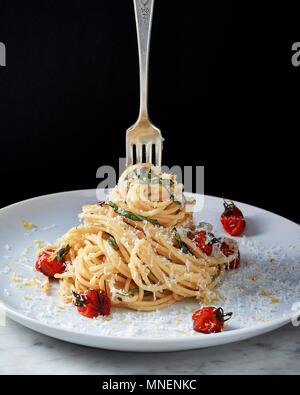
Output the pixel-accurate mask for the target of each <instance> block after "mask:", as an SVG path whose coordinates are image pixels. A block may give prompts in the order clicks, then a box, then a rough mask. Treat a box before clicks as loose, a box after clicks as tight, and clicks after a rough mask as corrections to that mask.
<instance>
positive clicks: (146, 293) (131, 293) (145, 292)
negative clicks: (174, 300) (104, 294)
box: [117, 288, 153, 296]
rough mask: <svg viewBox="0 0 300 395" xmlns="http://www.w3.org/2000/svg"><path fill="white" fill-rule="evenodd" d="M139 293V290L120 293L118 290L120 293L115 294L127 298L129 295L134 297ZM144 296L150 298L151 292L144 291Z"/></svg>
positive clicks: (133, 289) (134, 289)
mask: <svg viewBox="0 0 300 395" xmlns="http://www.w3.org/2000/svg"><path fill="white" fill-rule="evenodd" d="M139 291H140V289H139V288H132V289H130V290H129V291H121V290H120V292H117V293H119V294H120V295H123V296H129V295H134V294H136V293H138V292H139ZM144 295H145V296H152V295H153V292H150V291H144Z"/></svg>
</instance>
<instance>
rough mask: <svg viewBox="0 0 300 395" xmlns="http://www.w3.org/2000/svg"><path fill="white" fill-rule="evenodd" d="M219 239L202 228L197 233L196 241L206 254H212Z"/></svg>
mask: <svg viewBox="0 0 300 395" xmlns="http://www.w3.org/2000/svg"><path fill="white" fill-rule="evenodd" d="M218 242H219V240H218V239H217V238H216V237H215V236H214V235H213V234H212V233H210V232H207V231H206V230H200V231H199V232H197V233H196V235H195V243H196V245H197V247H198V248H199V249H200V250H201V251H202V252H204V254H206V255H209V256H210V255H211V254H212V252H213V245H214V244H215V243H218Z"/></svg>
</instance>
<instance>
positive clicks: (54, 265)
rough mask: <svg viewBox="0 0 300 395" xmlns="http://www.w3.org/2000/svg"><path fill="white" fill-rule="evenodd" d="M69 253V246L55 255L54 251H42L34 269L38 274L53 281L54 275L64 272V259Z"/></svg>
mask: <svg viewBox="0 0 300 395" xmlns="http://www.w3.org/2000/svg"><path fill="white" fill-rule="evenodd" d="M69 251H70V246H68V245H67V246H66V247H64V248H61V249H60V250H59V251H58V252H57V253H56V254H55V250H54V249H51V248H49V249H47V250H43V251H42V252H41V253H40V254H39V256H38V259H37V261H36V264H35V268H36V270H37V271H38V272H41V273H43V274H44V275H45V276H48V277H49V278H52V279H54V278H55V277H54V276H55V274H62V273H63V272H64V271H65V270H66V264H65V258H66V255H67V254H68V253H69Z"/></svg>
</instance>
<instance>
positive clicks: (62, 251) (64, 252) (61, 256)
mask: <svg viewBox="0 0 300 395" xmlns="http://www.w3.org/2000/svg"><path fill="white" fill-rule="evenodd" d="M70 248H71V247H70V246H69V244H67V245H66V246H65V247H63V248H61V249H60V250H58V252H57V254H56V258H57V259H58V260H59V261H62V260H63V259H64V258H65V257H66V256H67V255H68V253H69V251H70Z"/></svg>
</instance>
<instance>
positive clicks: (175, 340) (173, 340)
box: [0, 188, 300, 352]
mask: <svg viewBox="0 0 300 395" xmlns="http://www.w3.org/2000/svg"><path fill="white" fill-rule="evenodd" d="M101 190H102V191H104V190H105V189H101ZM95 191H97V188H92V189H76V190H71V191H62V192H57V193H50V194H45V195H41V196H36V197H32V198H29V199H25V200H22V201H19V202H15V203H13V204H10V205H8V206H5V207H3V208H1V209H0V216H1V215H2V214H4V213H5V212H6V211H8V210H11V209H14V208H15V207H20V206H22V205H23V204H26V203H34V202H36V201H39V200H43V199H48V198H52V197H59V196H62V195H72V194H74V195H76V194H79V193H86V194H91V193H93V192H95ZM186 194H187V195H191V196H195V195H196V196H204V197H207V198H213V199H222V198H220V197H218V196H212V195H205V194H197V193H191V192H186ZM236 203H237V204H241V205H245V206H248V207H251V208H255V209H258V210H260V211H262V212H264V213H265V214H267V215H273V216H276V217H277V218H278V219H281V220H284V221H287V222H288V223H290V225H293V226H295V225H296V226H297V227H300V225H299V224H297V223H296V222H294V221H292V220H290V219H288V218H285V217H283V216H281V215H279V214H276V213H273V212H271V211H268V210H266V209H263V208H260V207H257V206H253V205H251V204H248V203H243V202H238V201H236ZM4 311H5V312H6V314H7V316H8V317H9V318H11V319H12V320H14V319H15V321H17V322H18V323H20V324H21V325H23V326H25V327H26V326H27V325H26V322H28V325H29V326H27V327H30V328H31V329H33V330H35V331H37V332H40V333H44V334H45V332H41V331H40V330H39V329H34V328H32V326H38V327H40V328H43V329H44V330H45V331H47V330H51V331H55V332H58V333H61V335H62V337H59V336H56V335H53V334H46V335H47V336H50V337H54V338H61V339H62V340H65V341H68V340H66V339H64V338H63V335H64V334H68V333H69V334H70V333H71V334H72V335H73V336H79V337H81V338H82V339H84V340H87V339H89V340H91V341H93V343H95V341H96V340H98V341H99V342H101V343H102V342H105V341H106V342H111V341H113V342H116V346H118V345H120V343H126V344H127V345H133V344H134V345H135V347H137V348H138V347H139V346H143V345H145V343H146V345H149V344H152V345H154V346H159V345H161V346H163V345H165V347H163V348H162V349H163V350H165V349H168V347H170V346H172V345H174V346H176V345H178V346H180V345H181V346H183V347H181V348H180V349H191V348H194V349H195V348H200V347H206V346H207V347H209V346H210V344H205V343H213V344H211V345H222V344H225V343H231V342H232V343H233V342H236V341H239V340H242V339H247V338H250V337H254V336H257V335H259V334H262V333H267V332H269V331H272V330H274V329H276V328H279V327H282V326H284V325H286V324H288V323H289V322H291V320H292V318H293V316H294V312H293V311H290V312H289V313H287V314H286V315H285V316H281V317H279V318H276V319H274V320H271V321H268V322H262V323H258V324H257V325H255V326H250V327H246V328H239V329H231V330H227V331H226V330H225V331H224V332H221V333H216V334H211V335H210V336H209V338H210V339H211V340H212V341H209V342H206V341H205V340H204V339H208V337H207V336H206V335H203V334H199V335H200V336H199V337H198V336H189V337H183V338H179V337H159V338H154V337H153V338H149V337H137V338H134V337H129V336H122V337H120V336H116V335H103V334H99V335H98V334H92V333H84V332H80V331H76V330H72V329H65V328H61V327H56V326H55V325H53V324H47V323H44V322H42V321H39V320H38V319H36V318H31V317H28V316H26V315H24V314H22V313H21V312H19V311H17V310H15V309H14V308H12V307H11V306H9V305H7V304H6V303H4ZM24 321H25V323H24ZM70 342H72V341H71V340H70ZM73 343H75V341H73ZM78 344H81V343H80V341H78ZM85 344H87V343H86V342H85ZM92 347H98V346H95V345H93V346H92ZM185 347H186V348H185ZM99 348H105V345H103V344H99ZM107 348H109V349H114V347H107ZM127 348H128V347H123V349H127ZM117 349H120V348H119V347H118V348H117ZM141 351H145V348H143V347H142V348H141ZM153 351H154V352H155V351H162V350H158V349H157V350H153Z"/></svg>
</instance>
